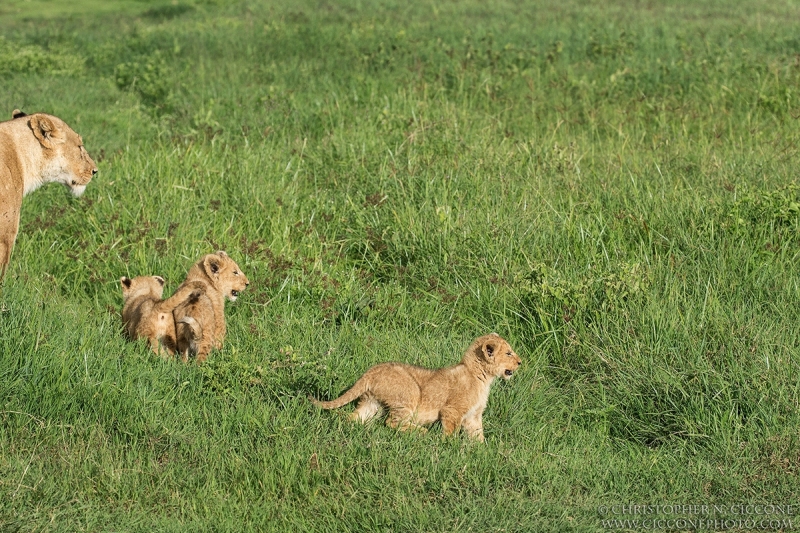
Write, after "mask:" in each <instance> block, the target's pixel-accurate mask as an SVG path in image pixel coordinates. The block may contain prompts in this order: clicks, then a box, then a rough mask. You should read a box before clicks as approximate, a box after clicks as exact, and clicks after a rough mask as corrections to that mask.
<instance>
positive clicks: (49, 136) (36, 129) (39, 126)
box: [28, 115, 58, 148]
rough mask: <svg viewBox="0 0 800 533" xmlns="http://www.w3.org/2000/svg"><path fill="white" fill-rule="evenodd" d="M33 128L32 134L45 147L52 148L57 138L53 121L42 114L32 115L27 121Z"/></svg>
mask: <svg viewBox="0 0 800 533" xmlns="http://www.w3.org/2000/svg"><path fill="white" fill-rule="evenodd" d="M28 124H29V125H30V127H31V130H33V136H34V137H36V138H37V139H38V140H39V143H40V144H41V145H42V146H44V147H45V148H53V146H54V144H55V142H56V140H57V138H58V130H57V129H56V127H55V125H54V124H53V121H52V120H50V119H49V118H47V117H45V116H42V115H33V116H32V117H31V120H30V122H29V123H28Z"/></svg>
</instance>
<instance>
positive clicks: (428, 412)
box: [311, 333, 522, 442]
mask: <svg viewBox="0 0 800 533" xmlns="http://www.w3.org/2000/svg"><path fill="white" fill-rule="evenodd" d="M521 363H522V360H521V359H520V358H519V356H518V355H517V354H516V353H514V350H512V349H511V346H509V344H508V342H506V341H505V340H504V339H503V338H502V337H500V336H499V335H497V333H491V334H489V335H484V336H483V337H478V338H477V339H475V341H474V342H473V343H472V344H471V345H470V347H469V348H468V349H467V351H466V352H465V353H464V357H463V358H462V360H461V363H459V364H457V365H455V366H451V367H447V368H440V369H435V370H432V369H428V368H421V367H418V366H413V365H407V364H403V363H382V364H379V365H376V366H373V367H372V368H370V369H369V370H367V371H366V372H365V373H364V375H363V376H361V378H360V379H359V380H358V381H356V383H355V385H353V387H352V388H351V389H350V390H348V391H347V392H345V393H344V394H343V395H342V396H340V397H339V398H337V399H335V400H332V401H330V402H321V401H319V400H316V399H314V398H311V401H312V402H314V404H315V405H317V406H318V407H322V408H323V409H335V408H337V407H341V406H343V405H345V404H347V403H350V402H352V401H353V400H355V399H356V398H359V402H358V407H356V410H355V411H354V412H353V413H352V414H351V415H350V417H351V419H353V420H360V421H361V422H366V421H367V420H369V419H371V418H372V417H374V416H375V415H377V414H378V413H380V412H381V411H382V408H383V407H384V406H385V407H387V408H388V409H389V417H388V418H387V420H386V424H387V425H389V426H390V427H397V428H399V429H402V430H406V429H412V428H420V427H422V426H424V425H427V424H432V423H433V422H435V421H437V420H441V422H442V429H443V430H444V434H445V435H450V434H451V433H453V432H454V431H456V430H457V429H459V428H460V427H463V428H464V430H465V431H466V432H467V434H468V435H469V436H470V437H471V438H474V439H477V440H479V441H481V442H483V411H484V409H485V408H486V401H487V400H488V398H489V387H490V386H491V384H492V381H494V378H496V377H502V378H504V379H509V378H510V377H511V375H512V374H513V373H514V371H515V370H516V369H517V368H518V367H519V365H520V364H521Z"/></svg>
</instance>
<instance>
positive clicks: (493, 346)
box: [473, 333, 522, 379]
mask: <svg viewBox="0 0 800 533" xmlns="http://www.w3.org/2000/svg"><path fill="white" fill-rule="evenodd" d="M473 346H476V347H477V349H478V351H479V357H478V359H479V360H480V361H481V362H482V363H483V366H484V368H485V369H486V371H487V373H488V374H491V375H493V376H497V377H501V378H503V379H510V378H511V376H512V375H513V374H514V371H515V370H516V369H517V368H519V365H520V364H522V359H520V357H519V356H518V355H517V354H516V353H515V352H514V350H513V349H511V345H509V344H508V342H507V341H506V340H505V339H504V338H502V337H500V336H499V335H498V334H497V333H490V334H489V335H484V336H483V337H479V338H478V339H476V340H475V342H474V343H473Z"/></svg>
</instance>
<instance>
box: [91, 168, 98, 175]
mask: <svg viewBox="0 0 800 533" xmlns="http://www.w3.org/2000/svg"><path fill="white" fill-rule="evenodd" d="M95 174H97V169H96V168H93V169H92V176H94V175H95Z"/></svg>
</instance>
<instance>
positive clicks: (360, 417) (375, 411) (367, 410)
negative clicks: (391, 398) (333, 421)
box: [349, 392, 383, 424]
mask: <svg viewBox="0 0 800 533" xmlns="http://www.w3.org/2000/svg"><path fill="white" fill-rule="evenodd" d="M382 412H383V406H382V405H381V402H379V401H378V399H377V398H376V397H375V396H374V395H373V394H371V393H369V392H365V393H364V394H363V395H362V396H361V398H360V399H359V400H358V407H356V409H355V411H353V412H352V413H350V417H349V418H350V420H352V421H354V422H361V423H362V424H364V423H366V422H368V421H369V420H371V419H373V418H374V417H376V416H379V415H380V414H381V413H382Z"/></svg>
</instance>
